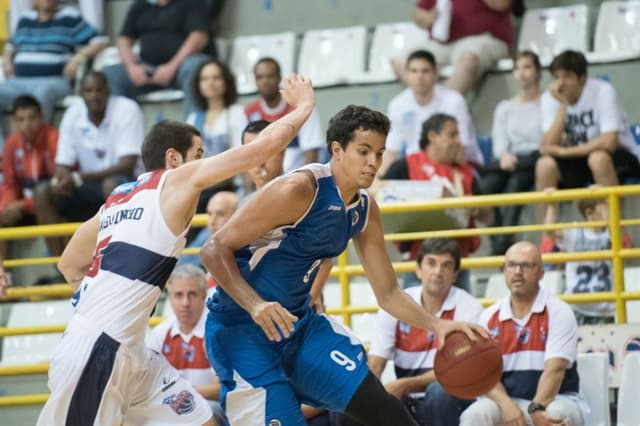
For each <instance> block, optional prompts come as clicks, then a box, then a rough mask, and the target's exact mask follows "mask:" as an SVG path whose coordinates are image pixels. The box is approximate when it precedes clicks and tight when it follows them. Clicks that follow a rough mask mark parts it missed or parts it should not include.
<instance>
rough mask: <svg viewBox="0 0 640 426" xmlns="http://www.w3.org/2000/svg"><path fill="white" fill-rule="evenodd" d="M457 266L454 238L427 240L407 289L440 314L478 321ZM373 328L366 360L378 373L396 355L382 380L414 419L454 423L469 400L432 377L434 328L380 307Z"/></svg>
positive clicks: (445, 425)
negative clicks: (458, 283)
mask: <svg viewBox="0 0 640 426" xmlns="http://www.w3.org/2000/svg"><path fill="white" fill-rule="evenodd" d="M459 269H460V249H459V247H458V243H457V242H456V241H455V240H452V239H448V238H432V239H428V240H425V241H423V242H422V243H421V244H420V248H419V249H418V255H417V258H416V274H417V275H418V278H419V279H420V282H421V286H418V287H412V288H409V289H407V290H406V292H407V293H408V294H409V295H410V296H411V297H412V298H413V300H415V301H416V303H418V304H420V305H422V307H423V308H425V309H426V310H427V311H429V312H430V313H432V314H433V315H436V316H437V317H439V318H443V319H455V320H458V321H469V322H476V321H477V320H478V317H479V316H480V313H481V312H482V305H480V303H479V302H478V301H477V300H476V299H475V298H474V297H473V296H471V295H470V294H469V293H467V292H466V291H464V290H461V289H458V288H455V287H453V283H454V282H455V280H456V275H457V273H458V271H459ZM375 330H376V333H375V335H374V338H373V341H372V343H371V349H370V350H369V353H368V358H369V360H368V364H369V368H370V369H371V371H372V372H373V374H375V375H376V376H377V377H378V378H380V376H381V375H382V372H383V370H384V368H385V366H386V364H387V360H393V361H394V367H395V372H396V377H397V380H394V381H391V382H389V383H386V384H385V388H386V389H387V391H388V392H389V393H391V394H392V395H394V396H396V397H398V398H400V399H402V400H403V401H404V402H405V404H406V405H407V408H408V409H409V411H410V412H411V413H412V414H413V415H414V417H415V419H416V421H417V422H418V424H421V425H425V424H429V425H433V426H450V425H454V424H457V423H458V418H459V416H460V414H461V413H462V412H463V411H464V409H465V408H467V407H468V406H469V405H470V404H471V401H464V400H460V399H458V398H456V397H454V396H451V395H449V394H447V393H446V392H445V391H444V390H443V389H442V387H441V386H440V385H439V384H438V382H437V381H436V378H435V374H434V373H433V359H434V356H435V352H436V350H437V344H436V339H435V336H434V335H433V333H431V332H426V333H425V332H424V331H423V330H419V329H417V328H414V327H411V326H410V325H408V324H405V323H402V322H400V321H398V320H397V319H396V318H394V317H392V316H391V315H389V314H388V313H387V312H385V311H383V310H380V311H378V315H377V321H376V327H375ZM425 389H426V393H425Z"/></svg>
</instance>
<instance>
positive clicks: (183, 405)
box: [162, 390, 196, 415]
mask: <svg viewBox="0 0 640 426" xmlns="http://www.w3.org/2000/svg"><path fill="white" fill-rule="evenodd" d="M162 403H163V404H165V405H168V406H170V407H171V409H172V410H173V411H175V412H176V413H177V414H178V415H180V414H187V413H190V412H192V411H193V410H194V408H195V406H196V403H195V399H194V398H193V394H191V392H189V391H186V390H184V391H182V392H180V393H179V394H177V395H171V396H168V397H166V398H165V399H163V400H162Z"/></svg>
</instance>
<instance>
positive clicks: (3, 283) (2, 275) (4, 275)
mask: <svg viewBox="0 0 640 426" xmlns="http://www.w3.org/2000/svg"><path fill="white" fill-rule="evenodd" d="M3 262H4V258H0V297H7V288H8V287H9V285H10V284H11V282H10V278H9V273H8V272H6V271H5V270H4V265H3Z"/></svg>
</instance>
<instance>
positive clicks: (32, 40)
mask: <svg viewBox="0 0 640 426" xmlns="http://www.w3.org/2000/svg"><path fill="white" fill-rule="evenodd" d="M106 44H107V39H106V38H105V37H102V36H99V35H98V33H97V31H96V30H95V29H94V28H92V27H91V26H90V25H89V24H88V23H87V22H85V21H84V20H83V19H82V17H81V16H80V14H79V12H78V11H77V10H76V9H73V8H70V7H65V8H63V9H60V10H59V9H58V0H34V1H33V9H32V10H28V11H25V12H24V14H23V15H22V16H21V17H20V20H19V21H18V26H17V28H16V31H15V33H14V34H13V35H12V36H11V39H10V40H9V42H8V43H7V44H5V45H4V53H3V62H2V69H3V71H4V75H5V76H6V78H7V79H6V80H5V81H4V82H2V83H0V108H1V109H2V110H6V109H7V108H9V107H10V106H11V104H12V103H13V100H14V99H15V98H16V97H18V96H20V95H22V94H26V93H30V94H32V95H33V96H34V97H35V98H36V99H38V101H39V102H40V106H41V108H42V117H43V119H44V121H45V122H47V123H51V122H53V121H52V119H53V111H54V108H55V105H56V102H57V101H58V100H59V99H61V98H63V97H64V96H66V95H70V94H71V93H72V88H71V81H72V80H73V79H74V78H75V76H76V70H77V68H78V67H79V66H82V65H83V64H84V63H85V62H86V60H87V59H89V58H92V57H93V56H94V55H95V54H96V53H98V52H99V51H100V50H101V49H102V48H104V47H105V46H106Z"/></svg>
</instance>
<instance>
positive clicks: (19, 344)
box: [0, 299, 73, 365]
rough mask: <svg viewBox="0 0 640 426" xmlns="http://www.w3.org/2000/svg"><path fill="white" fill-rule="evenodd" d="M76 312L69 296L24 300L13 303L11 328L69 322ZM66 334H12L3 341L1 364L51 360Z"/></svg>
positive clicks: (10, 318) (34, 362) (9, 321)
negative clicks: (55, 298)
mask: <svg viewBox="0 0 640 426" xmlns="http://www.w3.org/2000/svg"><path fill="white" fill-rule="evenodd" d="M72 315H73V307H72V306H71V302H70V301H69V300H68V299H65V300H53V301H47V302H20V303H16V304H14V305H13V307H12V309H11V312H10V313H9V319H8V320H7V327H27V326H39V325H66V324H67V322H69V320H70V319H71V316H72ZM61 336H62V333H46V334H31V335H24V336H8V337H5V338H4V339H3V342H2V360H1V362H0V365H22V364H36V363H40V362H46V361H49V360H50V359H51V356H52V355H53V353H54V351H55V349H56V346H57V345H58V342H59V341H60V337H61Z"/></svg>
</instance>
